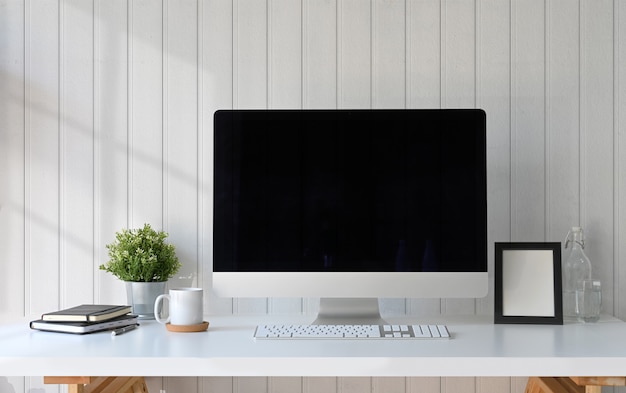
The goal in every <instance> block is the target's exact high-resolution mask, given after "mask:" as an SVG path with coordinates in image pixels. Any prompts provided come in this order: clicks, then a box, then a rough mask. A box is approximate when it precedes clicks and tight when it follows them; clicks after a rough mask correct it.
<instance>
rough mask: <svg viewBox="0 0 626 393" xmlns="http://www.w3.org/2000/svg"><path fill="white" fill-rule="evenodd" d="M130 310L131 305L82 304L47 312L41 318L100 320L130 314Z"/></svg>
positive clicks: (70, 320) (82, 320)
mask: <svg viewBox="0 0 626 393" xmlns="http://www.w3.org/2000/svg"><path fill="white" fill-rule="evenodd" d="M130 310H131V307H130V306H115V305H107V304H82V305H80V306H76V307H71V308H66V309H65V310H59V311H53V312H49V313H45V314H43V315H42V316H41V319H42V320H43V321H65V322H100V321H106V320H109V319H112V318H115V317H119V316H120V315H124V314H128V313H129V312H130Z"/></svg>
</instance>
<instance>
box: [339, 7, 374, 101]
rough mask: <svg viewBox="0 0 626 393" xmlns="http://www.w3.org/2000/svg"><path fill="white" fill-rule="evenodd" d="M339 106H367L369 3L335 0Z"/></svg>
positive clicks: (368, 82)
mask: <svg viewBox="0 0 626 393" xmlns="http://www.w3.org/2000/svg"><path fill="white" fill-rule="evenodd" d="M337 1H338V2H339V3H338V7H337V12H338V14H337V18H338V22H337V23H338V32H337V34H338V37H337V40H338V43H339V44H338V45H339V48H338V51H339V52H338V58H337V62H338V67H339V70H338V80H337V83H338V86H337V95H338V100H339V102H338V104H339V108H346V109H353V108H371V106H372V97H371V83H372V81H371V78H372V74H371V71H372V48H371V32H370V30H371V5H370V2H367V1H360V0H337Z"/></svg>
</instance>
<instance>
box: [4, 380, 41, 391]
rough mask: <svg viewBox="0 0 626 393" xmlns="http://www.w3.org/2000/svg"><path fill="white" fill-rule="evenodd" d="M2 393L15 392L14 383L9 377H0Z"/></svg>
mask: <svg viewBox="0 0 626 393" xmlns="http://www.w3.org/2000/svg"><path fill="white" fill-rule="evenodd" d="M0 393H15V389H14V388H13V385H11V384H10V383H9V380H8V379H7V378H4V377H0ZM32 393H35V392H32Z"/></svg>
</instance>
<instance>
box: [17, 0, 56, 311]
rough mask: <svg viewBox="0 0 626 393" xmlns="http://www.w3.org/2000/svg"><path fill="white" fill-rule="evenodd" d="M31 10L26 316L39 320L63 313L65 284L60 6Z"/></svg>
mask: <svg viewBox="0 0 626 393" xmlns="http://www.w3.org/2000/svg"><path fill="white" fill-rule="evenodd" d="M25 7H26V26H25V29H26V43H25V48H24V50H25V57H26V64H25V74H26V76H25V77H26V83H25V108H24V110H25V114H24V116H25V121H26V130H25V160H24V161H25V166H26V167H25V168H24V172H25V173H24V181H25V195H24V208H25V210H26V211H25V214H26V216H25V219H26V222H25V236H26V245H25V246H26V247H25V250H26V251H25V253H26V254H25V261H26V262H25V270H26V286H27V288H26V291H27V292H26V303H27V305H26V306H27V307H26V314H27V315H29V314H30V315H37V314H41V313H42V312H45V311H46V310H53V309H55V308H56V307H58V305H59V303H58V300H59V287H60V280H61V279H62V278H61V277H60V276H59V187H60V183H59V4H58V2H57V1H52V0H50V1H45V2H44V1H37V2H36V3H31V2H27V3H26V4H25ZM51 277H52V278H53V279H52V280H51V279H50V278H51ZM55 278H56V279H55Z"/></svg>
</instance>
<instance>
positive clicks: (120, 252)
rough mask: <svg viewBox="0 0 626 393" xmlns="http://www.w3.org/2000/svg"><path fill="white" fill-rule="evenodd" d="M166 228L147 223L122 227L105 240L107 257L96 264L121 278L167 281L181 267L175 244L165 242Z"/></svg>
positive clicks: (141, 280)
mask: <svg viewBox="0 0 626 393" xmlns="http://www.w3.org/2000/svg"><path fill="white" fill-rule="evenodd" d="M167 236H168V234H167V233H166V232H163V231H158V232H157V231H155V230H154V229H152V227H151V226H150V224H144V226H143V228H140V229H123V230H122V231H120V232H116V233H115V241H113V243H111V244H107V246H106V247H107V249H108V250H109V261H108V262H107V263H106V264H103V265H100V270H105V271H107V272H109V273H111V274H113V275H114V276H116V277H117V278H119V279H121V280H123V281H135V282H154V281H167V280H168V279H169V278H171V277H173V276H174V274H176V273H177V272H178V270H179V269H180V267H181V264H180V262H179V261H178V257H177V256H176V250H175V247H174V246H173V245H172V244H167V243H165V238H166V237H167Z"/></svg>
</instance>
